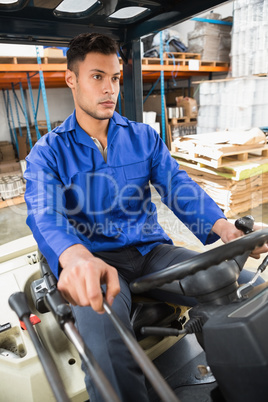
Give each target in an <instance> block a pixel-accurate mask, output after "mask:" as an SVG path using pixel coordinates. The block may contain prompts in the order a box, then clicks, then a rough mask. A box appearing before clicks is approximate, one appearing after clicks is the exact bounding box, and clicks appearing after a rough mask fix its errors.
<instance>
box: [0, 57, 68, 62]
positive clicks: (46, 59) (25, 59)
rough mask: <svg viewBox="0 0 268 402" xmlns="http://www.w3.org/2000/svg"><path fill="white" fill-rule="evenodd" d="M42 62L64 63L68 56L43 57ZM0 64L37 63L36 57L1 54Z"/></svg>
mask: <svg viewBox="0 0 268 402" xmlns="http://www.w3.org/2000/svg"><path fill="white" fill-rule="evenodd" d="M41 62H42V64H63V63H66V57H63V56H62V57H41ZM0 64H37V58H36V57H21V56H19V57H11V56H10V57H6V56H0Z"/></svg>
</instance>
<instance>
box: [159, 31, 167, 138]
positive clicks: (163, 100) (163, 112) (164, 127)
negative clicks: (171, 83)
mask: <svg viewBox="0 0 268 402" xmlns="http://www.w3.org/2000/svg"><path fill="white" fill-rule="evenodd" d="M160 65H161V66H163V65H164V59H163V35H162V31H161V32H160ZM160 90H161V122H162V140H163V141H164V143H166V119H165V80H164V71H163V70H161V71H160Z"/></svg>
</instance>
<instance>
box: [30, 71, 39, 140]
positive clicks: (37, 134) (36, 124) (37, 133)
mask: <svg viewBox="0 0 268 402" xmlns="http://www.w3.org/2000/svg"><path fill="white" fill-rule="evenodd" d="M27 82H28V89H29V94H30V98H31V105H32V110H33V117H34V126H35V131H36V137H37V139H38V140H39V139H40V138H41V135H40V131H39V128H38V123H37V120H36V111H35V106H34V98H33V90H32V84H31V80H30V75H29V73H27Z"/></svg>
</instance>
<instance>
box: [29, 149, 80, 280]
mask: <svg viewBox="0 0 268 402" xmlns="http://www.w3.org/2000/svg"><path fill="white" fill-rule="evenodd" d="M37 150H38V147H36V149H34V148H33V150H32V152H31V154H30V155H29V156H28V157H27V169H26V171H25V173H24V177H25V179H26V192H25V201H26V204H27V209H28V217H27V220H26V222H27V224H28V226H29V227H30V229H31V230H32V233H33V236H34V238H35V240H36V242H37V244H38V246H39V248H40V250H41V252H42V253H43V254H44V256H45V257H46V259H47V262H48V264H49V266H50V268H51V270H52V272H53V273H54V275H55V276H56V277H57V278H58V276H59V273H60V272H59V262H58V260H59V256H60V255H61V253H62V252H63V251H64V250H65V249H66V248H68V247H70V246H72V245H74V244H78V243H79V244H83V243H82V241H81V240H80V239H79V237H77V235H76V233H75V229H74V228H73V226H72V225H71V224H70V223H69V221H68V219H67V216H66V214H65V192H64V187H63V183H62V182H61V180H60V178H59V177H58V174H57V169H56V168H55V166H56V163H55V161H54V160H53V155H52V154H51V153H49V152H46V151H45V150H42V154H39V152H38V151H37Z"/></svg>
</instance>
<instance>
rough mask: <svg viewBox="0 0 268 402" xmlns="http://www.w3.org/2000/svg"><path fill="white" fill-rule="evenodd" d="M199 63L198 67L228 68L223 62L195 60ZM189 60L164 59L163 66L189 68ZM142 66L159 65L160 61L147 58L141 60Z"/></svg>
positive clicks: (227, 64) (154, 58)
mask: <svg viewBox="0 0 268 402" xmlns="http://www.w3.org/2000/svg"><path fill="white" fill-rule="evenodd" d="M195 60H197V61H198V62H199V67H229V65H230V64H229V63H227V62H224V61H203V60H199V59H195ZM190 62H191V59H176V58H173V59H171V58H164V59H163V65H164V66H173V65H174V66H175V65H176V66H189V63H190ZM142 64H143V65H160V59H159V58H156V57H148V58H146V57H145V58H143V59H142Z"/></svg>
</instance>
